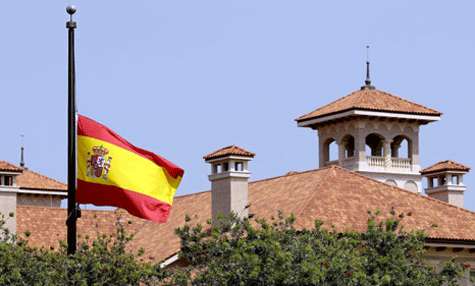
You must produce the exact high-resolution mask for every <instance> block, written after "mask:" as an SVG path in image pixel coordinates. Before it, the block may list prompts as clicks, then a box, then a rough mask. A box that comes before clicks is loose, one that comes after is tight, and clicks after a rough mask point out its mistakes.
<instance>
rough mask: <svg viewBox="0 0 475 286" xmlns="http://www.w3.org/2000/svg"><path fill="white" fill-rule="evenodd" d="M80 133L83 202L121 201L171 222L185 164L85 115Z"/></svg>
mask: <svg viewBox="0 0 475 286" xmlns="http://www.w3.org/2000/svg"><path fill="white" fill-rule="evenodd" d="M77 134H78V137H77V148H78V149H77V169H78V174H77V191H76V199H77V202H78V203H84V204H94V205H98V206H116V207H119V208H123V209H126V210H127V211H128V212H129V213H130V214H132V215H135V216H138V217H140V218H144V219H148V220H152V221H155V222H159V223H163V222H166V220H167V218H168V214H169V212H170V208H171V205H172V203H173V196H174V195H175V192H176V189H177V188H178V185H179V184H180V181H181V178H182V177H183V169H181V168H179V167H178V166H176V165H175V164H173V163H171V162H170V161H168V160H166V159H164V158H162V157H160V156H158V155H156V154H154V153H152V152H149V151H146V150H143V149H140V148H138V147H135V146H134V145H132V144H130V143H129V142H127V141H126V140H125V139H123V138H122V137H120V136H119V135H118V134H117V133H115V132H114V131H112V130H110V129H109V128H107V127H106V126H104V125H102V124H100V123H98V122H96V121H94V120H92V119H90V118H87V117H85V116H82V115H79V118H78V129H77Z"/></svg>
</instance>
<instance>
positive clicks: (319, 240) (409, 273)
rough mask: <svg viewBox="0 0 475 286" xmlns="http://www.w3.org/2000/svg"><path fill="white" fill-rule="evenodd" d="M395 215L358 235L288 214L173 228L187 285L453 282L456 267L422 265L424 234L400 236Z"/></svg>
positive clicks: (374, 221)
mask: <svg viewBox="0 0 475 286" xmlns="http://www.w3.org/2000/svg"><path fill="white" fill-rule="evenodd" d="M401 219H402V216H400V217H397V216H396V214H395V213H392V216H391V217H390V218H389V219H387V220H380V221H378V219H377V216H376V215H372V214H370V219H369V221H368V229H367V231H366V232H364V233H354V232H347V233H339V232H336V231H335V230H334V229H330V230H327V229H325V228H323V227H322V223H321V222H318V221H317V222H316V223H315V226H314V227H313V228H312V229H303V230H300V229H297V228H296V227H295V218H294V217H293V216H290V217H287V218H285V217H283V215H282V214H279V216H278V218H277V219H273V220H271V221H270V222H266V221H265V220H257V221H256V222H251V221H250V220H239V219H238V218H237V217H236V216H229V217H226V218H221V219H220V220H218V221H217V222H216V223H215V224H214V225H212V224H209V225H208V226H207V227H206V228H204V227H203V226H201V225H194V226H192V224H191V223H188V224H186V225H185V226H184V227H182V228H179V229H177V231H176V232H177V234H178V235H179V236H180V238H181V240H182V248H181V254H180V255H181V257H182V258H183V259H185V260H186V261H187V262H188V263H189V264H190V266H189V267H190V269H193V271H194V272H193V273H194V275H193V276H192V277H189V280H190V281H191V282H192V284H193V285H345V286H347V285H368V286H370V285H388V286H389V285H429V286H432V285H457V283H456V279H457V278H458V277H460V275H461V274H462V267H461V266H460V265H459V264H457V263H455V262H453V261H447V262H446V263H444V265H440V267H441V269H442V271H436V269H435V268H434V267H433V266H430V265H427V264H425V263H424V261H423V259H422V256H423V254H424V235H423V233H421V232H405V231H404V230H403V229H402V227H401V225H400V222H401Z"/></svg>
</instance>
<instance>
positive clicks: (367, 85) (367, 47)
mask: <svg viewBox="0 0 475 286" xmlns="http://www.w3.org/2000/svg"><path fill="white" fill-rule="evenodd" d="M364 83H365V85H364V86H362V87H361V89H374V86H372V85H371V77H370V74H369V45H366V80H365V81H364Z"/></svg>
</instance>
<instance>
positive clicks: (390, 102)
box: [296, 89, 441, 122]
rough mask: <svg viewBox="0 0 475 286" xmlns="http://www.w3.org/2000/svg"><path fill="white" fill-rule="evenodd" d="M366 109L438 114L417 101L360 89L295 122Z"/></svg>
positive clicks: (375, 90) (373, 90)
mask: <svg viewBox="0 0 475 286" xmlns="http://www.w3.org/2000/svg"><path fill="white" fill-rule="evenodd" d="M354 109H359V110H368V111H384V112H396V113H407V114H416V115H434V116H440V115H441V113H440V112H438V111H437V110H434V109H431V108H427V107H425V106H422V105H420V104H417V103H413V102H410V101H408V100H405V99H402V98H400V97H398V96H395V95H392V94H389V93H387V92H384V91H381V90H377V89H361V90H358V91H355V92H352V93H350V94H349V95H347V96H345V97H342V98H340V99H338V100H336V101H334V102H332V103H330V104H327V105H325V106H323V107H320V108H318V109H316V110H314V111H312V112H310V113H308V114H305V115H303V116H300V117H299V118H297V119H296V121H297V122H302V121H306V120H309V119H314V118H318V117H323V116H326V115H331V114H335V113H339V112H345V111H349V110H354Z"/></svg>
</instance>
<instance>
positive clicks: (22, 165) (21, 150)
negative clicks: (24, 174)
mask: <svg viewBox="0 0 475 286" xmlns="http://www.w3.org/2000/svg"><path fill="white" fill-rule="evenodd" d="M20 138H21V147H20V167H22V168H24V167H25V154H24V153H25V147H24V146H23V145H24V144H23V140H24V139H25V135H23V134H21V135H20Z"/></svg>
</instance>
